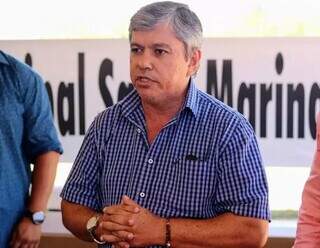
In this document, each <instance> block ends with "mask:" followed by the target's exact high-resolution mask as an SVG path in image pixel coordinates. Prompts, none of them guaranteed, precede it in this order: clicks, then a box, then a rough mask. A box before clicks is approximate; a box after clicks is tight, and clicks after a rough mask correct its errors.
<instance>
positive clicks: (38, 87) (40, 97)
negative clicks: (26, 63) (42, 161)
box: [20, 71, 63, 162]
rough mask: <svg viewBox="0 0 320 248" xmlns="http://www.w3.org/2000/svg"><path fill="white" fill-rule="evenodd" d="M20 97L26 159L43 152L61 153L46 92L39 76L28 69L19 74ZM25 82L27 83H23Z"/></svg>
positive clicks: (30, 159) (32, 158) (33, 157)
mask: <svg viewBox="0 0 320 248" xmlns="http://www.w3.org/2000/svg"><path fill="white" fill-rule="evenodd" d="M20 82H21V86H20V87H21V99H22V101H23V106H24V113H23V119H24V134H25V137H24V144H23V147H24V150H25V153H26V154H27V157H28V160H29V161H30V162H33V161H34V159H35V158H36V157H37V156H38V155H40V154H43V153H45V152H48V151H56V152H58V153H60V154H62V152H63V150H62V146H61V144H60V142H59V140H58V136H57V132H56V128H55V126H54V122H53V118H52V112H51V107H50V102H49V98H48V94H47V92H46V89H45V87H44V83H43V81H42V79H41V77H40V76H39V75H38V74H36V73H31V72H30V71H27V72H25V74H21V75H20ZM24 82H27V83H24Z"/></svg>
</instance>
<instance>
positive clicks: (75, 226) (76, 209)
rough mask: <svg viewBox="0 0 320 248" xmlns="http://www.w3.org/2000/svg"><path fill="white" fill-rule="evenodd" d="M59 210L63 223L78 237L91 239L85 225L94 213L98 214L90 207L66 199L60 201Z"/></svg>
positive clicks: (86, 239) (85, 239)
mask: <svg viewBox="0 0 320 248" xmlns="http://www.w3.org/2000/svg"><path fill="white" fill-rule="evenodd" d="M61 212H62V221H63V225H64V226H65V227H66V228H67V229H68V230H69V231H70V232H72V233H73V235H75V236H76V237H78V238H79V239H82V240H84V241H90V242H91V241H93V240H92V237H90V234H89V233H88V232H87V229H86V225H87V222H88V220H89V219H90V218H91V217H92V216H95V215H99V214H101V213H98V212H96V211H94V210H93V209H91V208H88V207H85V206H82V205H80V204H76V203H72V202H69V201H66V200H63V199H62V201H61Z"/></svg>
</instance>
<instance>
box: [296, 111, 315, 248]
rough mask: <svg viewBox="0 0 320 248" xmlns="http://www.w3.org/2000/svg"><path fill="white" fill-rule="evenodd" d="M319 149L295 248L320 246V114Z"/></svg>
mask: <svg viewBox="0 0 320 248" xmlns="http://www.w3.org/2000/svg"><path fill="white" fill-rule="evenodd" d="M316 139H317V147H316V151H315V155H314V159H313V164H312V168H311V173H310V176H309V178H308V180H307V181H306V183H305V186H304V189H303V193H302V203H301V207H300V210H299V217H298V225H297V235H296V239H295V243H294V247H295V248H299V247H319V246H320V238H319V237H320V212H319V209H320V114H318V118H317V138H316Z"/></svg>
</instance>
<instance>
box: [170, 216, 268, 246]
mask: <svg viewBox="0 0 320 248" xmlns="http://www.w3.org/2000/svg"><path fill="white" fill-rule="evenodd" d="M170 223H171V237H172V238H171V239H172V241H171V244H172V246H173V247H176V248H178V247H190V248H198V247H217V248H218V247H224V248H226V247H239V248H240V247H244V248H249V247H263V246H264V245H265V243H266V241H267V237H268V222H267V221H266V220H261V219H255V218H249V217H242V216H237V215H234V214H231V213H226V214H222V215H220V216H218V217H216V218H212V219H207V220H192V219H172V220H171V221H170Z"/></svg>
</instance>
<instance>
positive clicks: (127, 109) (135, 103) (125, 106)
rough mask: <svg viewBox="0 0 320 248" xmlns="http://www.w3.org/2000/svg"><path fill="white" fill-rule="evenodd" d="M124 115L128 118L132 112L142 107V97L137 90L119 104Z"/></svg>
mask: <svg viewBox="0 0 320 248" xmlns="http://www.w3.org/2000/svg"><path fill="white" fill-rule="evenodd" d="M119 105H120V108H121V111H122V114H123V115H124V116H125V117H128V116H129V115H130V114H131V113H132V112H134V111H135V110H136V109H137V107H139V106H140V105H141V100H140V96H139V95H138V92H137V90H136V89H135V88H133V90H132V91H131V92H130V93H129V94H128V95H127V96H126V97H125V98H124V99H123V100H121V101H120V102H119Z"/></svg>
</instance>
